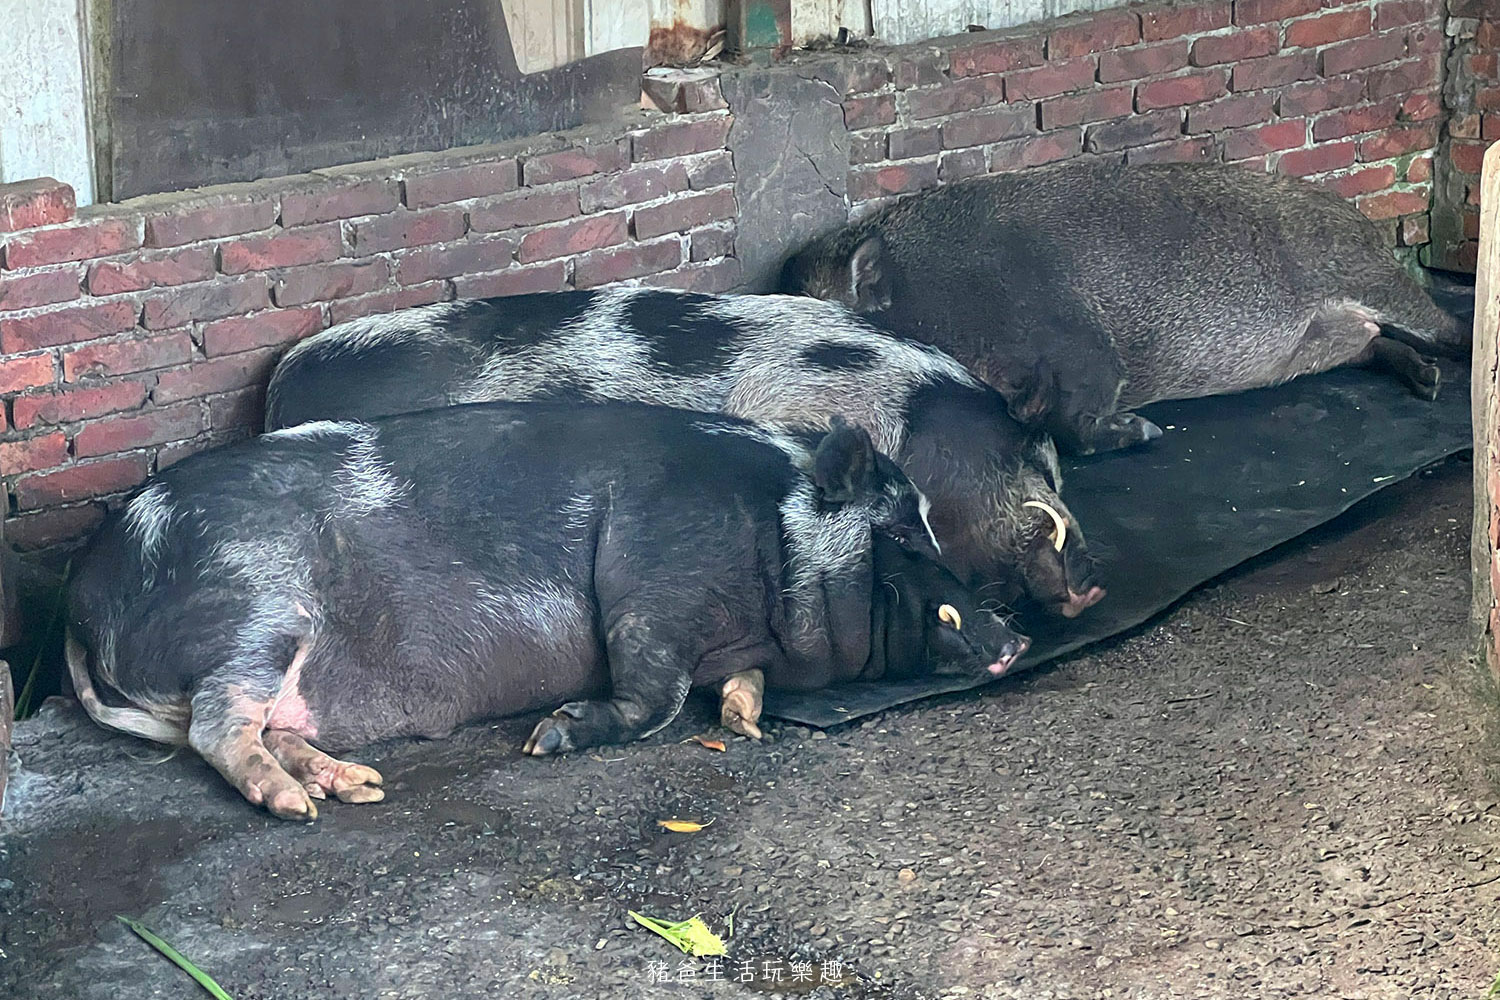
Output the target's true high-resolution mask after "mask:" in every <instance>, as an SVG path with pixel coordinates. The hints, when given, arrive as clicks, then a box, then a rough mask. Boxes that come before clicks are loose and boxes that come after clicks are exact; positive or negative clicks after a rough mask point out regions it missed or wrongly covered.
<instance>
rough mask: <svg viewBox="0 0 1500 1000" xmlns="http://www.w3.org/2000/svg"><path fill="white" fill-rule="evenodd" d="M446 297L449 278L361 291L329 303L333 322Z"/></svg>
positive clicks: (390, 310)
mask: <svg viewBox="0 0 1500 1000" xmlns="http://www.w3.org/2000/svg"><path fill="white" fill-rule="evenodd" d="M447 298H448V283H447V282H446V281H428V282H424V283H422V284H417V285H407V286H405V287H403V288H387V289H385V290H384V291H379V292H374V293H373V294H370V295H361V296H359V297H357V298H352V299H338V300H336V301H334V302H331V303H329V305H328V315H329V318H330V319H331V320H332V321H333V322H334V323H344V322H347V321H348V320H351V319H355V318H357V317H359V316H373V315H375V314H377V313H388V312H395V311H396V310H398V309H410V308H411V307H412V306H425V305H430V304H431V303H433V302H442V301H444V300H445V299H447Z"/></svg>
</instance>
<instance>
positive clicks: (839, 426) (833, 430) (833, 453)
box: [813, 414, 875, 503]
mask: <svg viewBox="0 0 1500 1000" xmlns="http://www.w3.org/2000/svg"><path fill="white" fill-rule="evenodd" d="M829 427H830V430H829V431H828V433H827V434H825V435H824V436H823V440H822V441H820V442H818V450H817V452H816V453H815V454H814V455H813V485H815V486H817V488H818V490H819V492H821V493H822V494H823V497H824V499H826V500H828V501H830V502H831V503H849V502H851V501H854V500H859V499H860V498H862V497H866V496H869V495H871V494H872V493H874V492H875V445H874V444H872V443H871V442H870V435H868V434H866V433H865V429H864V428H863V427H856V426H854V425H853V424H850V423H846V422H845V421H844V419H843V418H842V417H840V416H838V415H837V414H835V415H834V417H833V419H832V420H830V421H829Z"/></svg>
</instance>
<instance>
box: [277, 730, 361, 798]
mask: <svg viewBox="0 0 1500 1000" xmlns="http://www.w3.org/2000/svg"><path fill="white" fill-rule="evenodd" d="M263 738H264V740H265V744H266V747H267V748H268V749H269V750H270V751H271V755H272V756H274V757H275V758H276V761H277V763H279V764H280V765H281V766H282V767H284V768H285V769H286V771H287V773H288V774H290V775H291V776H292V777H293V778H295V779H296V780H297V781H298V782H299V783H300V784H301V785H302V788H303V790H305V791H306V792H307V794H308V795H309V796H311V797H312V798H314V799H326V798H328V796H329V794H330V793H331V794H333V795H334V796H336V797H337V798H338V800H339V801H340V802H379V801H380V800H381V799H383V798H385V792H383V791H381V790H380V789H379V788H377V787H375V786H377V785H379V784H381V783H382V782H383V781H384V780H385V779H384V778H382V777H381V776H380V772H379V771H377V770H375V769H374V768H373V767H366V766H365V765H363V764H350V763H349V762H347V761H342V760H339V759H338V758H336V757H330V756H329V755H328V754H326V753H324V752H323V751H321V750H319V749H317V748H316V747H314V746H312V745H310V744H309V743H308V742H307V741H306V740H304V739H303V738H302V737H301V736H298V735H297V734H296V733H293V732H290V731H288V730H284V729H269V730H267V731H266V732H265V734H264V737H263Z"/></svg>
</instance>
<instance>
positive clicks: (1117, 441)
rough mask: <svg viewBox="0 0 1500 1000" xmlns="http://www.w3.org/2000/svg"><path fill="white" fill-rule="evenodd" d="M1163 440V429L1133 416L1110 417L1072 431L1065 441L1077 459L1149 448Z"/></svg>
mask: <svg viewBox="0 0 1500 1000" xmlns="http://www.w3.org/2000/svg"><path fill="white" fill-rule="evenodd" d="M1159 437H1161V428H1160V427H1158V426H1156V425H1155V424H1153V423H1152V422H1151V421H1149V420H1147V419H1146V418H1145V417H1142V416H1139V415H1137V414H1134V413H1111V414H1110V415H1109V416H1106V417H1100V418H1099V419H1098V420H1094V421H1092V422H1089V423H1086V424H1084V425H1083V426H1080V427H1074V428H1070V429H1069V431H1068V433H1067V434H1066V435H1065V437H1064V440H1065V442H1066V444H1067V448H1068V450H1069V451H1071V452H1073V453H1074V454H1076V455H1093V454H1096V453H1098V452H1101V451H1120V450H1121V449H1123V448H1134V447H1135V446H1137V445H1142V444H1148V443H1150V442H1152V441H1155V440H1156V439H1157V438H1159Z"/></svg>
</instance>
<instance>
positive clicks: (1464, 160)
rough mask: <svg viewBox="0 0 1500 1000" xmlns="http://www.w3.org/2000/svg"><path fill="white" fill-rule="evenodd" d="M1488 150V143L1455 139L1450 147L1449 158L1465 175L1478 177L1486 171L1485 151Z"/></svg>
mask: <svg viewBox="0 0 1500 1000" xmlns="http://www.w3.org/2000/svg"><path fill="white" fill-rule="evenodd" d="M1488 148H1489V144H1488V143H1484V142H1463V141H1460V140H1458V139H1454V140H1453V142H1452V144H1450V145H1449V147H1448V157H1449V159H1450V160H1452V161H1453V165H1454V166H1455V167H1457V168H1458V169H1459V170H1460V171H1462V172H1463V173H1466V174H1476V175H1477V174H1479V173H1481V172H1482V171H1483V170H1484V151H1485V150H1486V149H1488Z"/></svg>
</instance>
